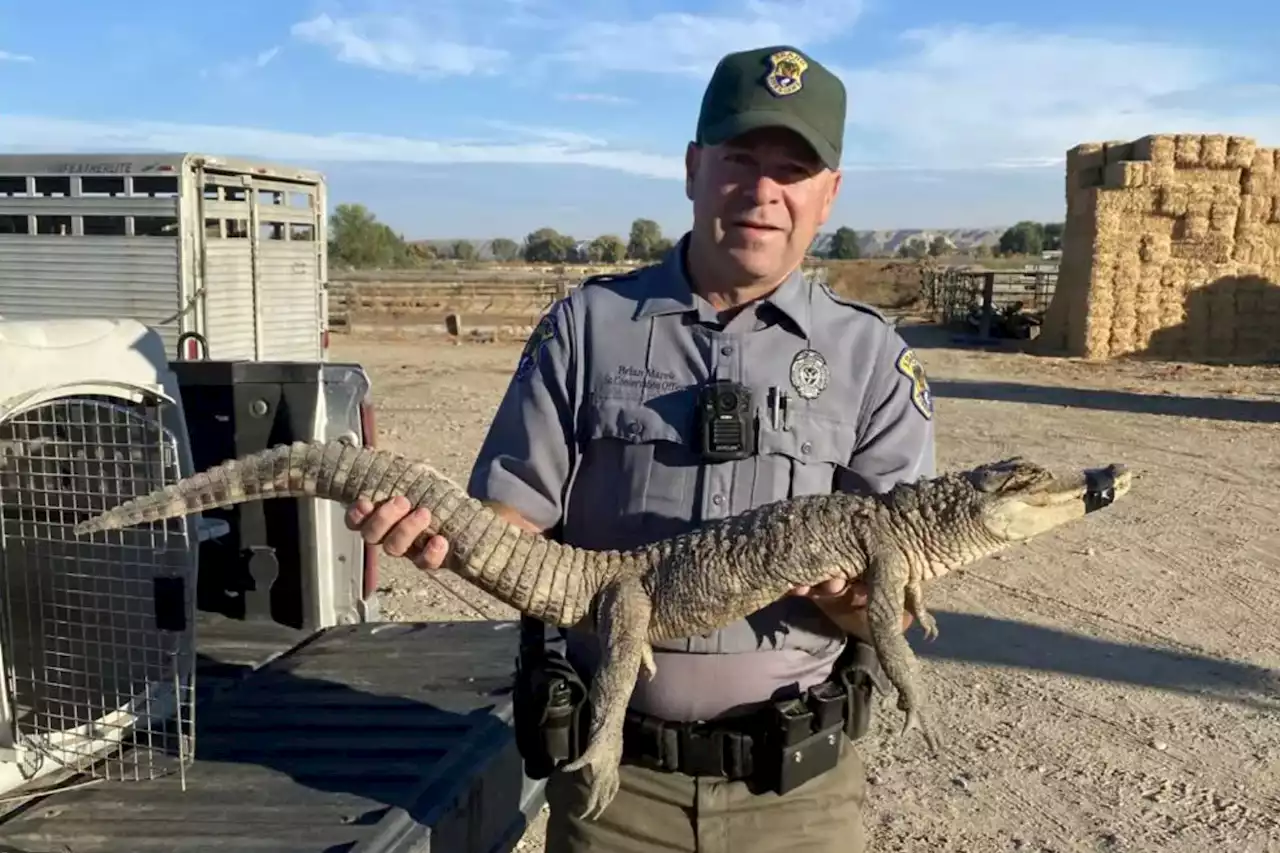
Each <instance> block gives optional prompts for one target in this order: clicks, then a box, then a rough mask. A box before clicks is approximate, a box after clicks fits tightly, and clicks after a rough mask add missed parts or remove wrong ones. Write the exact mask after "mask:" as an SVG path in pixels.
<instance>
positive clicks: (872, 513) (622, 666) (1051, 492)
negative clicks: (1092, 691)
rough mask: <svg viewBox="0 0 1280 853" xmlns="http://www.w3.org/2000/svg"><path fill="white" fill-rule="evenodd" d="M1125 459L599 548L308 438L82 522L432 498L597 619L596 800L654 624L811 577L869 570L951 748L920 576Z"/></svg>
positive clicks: (907, 685) (436, 481)
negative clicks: (551, 534) (925, 658)
mask: <svg viewBox="0 0 1280 853" xmlns="http://www.w3.org/2000/svg"><path fill="white" fill-rule="evenodd" d="M1131 485H1132V474H1131V472H1130V471H1129V470H1127V469H1126V468H1125V467H1124V466H1122V465H1116V464H1112V465H1107V466H1105V467H1099V468H1091V469H1084V470H1080V471H1077V472H1074V473H1072V474H1070V475H1069V476H1065V477H1059V476H1056V475H1055V474H1054V473H1053V472H1051V471H1050V470H1048V469H1046V468H1044V467H1042V466H1040V465H1037V464H1035V463H1033V462H1030V461H1027V460H1025V459H1023V458H1022V457H1012V458H1008V459H1003V460H1000V461H996V462H991V463H988V464H985V465H980V466H978V467H975V468H973V469H969V470H963V471H955V472H949V473H945V474H943V475H941V476H938V477H932V478H924V479H920V480H918V481H915V482H913V483H902V484H899V485H897V486H895V487H893V488H892V489H890V490H888V491H887V492H885V493H883V494H847V493H835V494H820V495H804V496H797V497H792V498H788V499H786V500H782V501H778V502H775V503H770V504H767V505H764V506H761V507H758V508H756V509H753V510H751V511H748V512H745V513H742V514H740V515H736V516H732V517H729V518H723V519H717V520H715V521H712V522H708V523H706V524H704V525H702V526H701V527H699V528H698V529H696V530H694V531H691V532H688V533H684V534H681V535H678V536H673V537H671V538H667V539H663V540H661V541H657V542H653V543H651V544H648V545H646V546H644V547H639V548H635V549H632V550H626V551H619V550H609V551H591V550H586V549H583V548H576V547H573V546H571V545H565V544H562V543H559V542H555V541H553V540H551V539H549V538H547V537H545V536H542V535H540V534H537V533H531V532H529V531H527V530H525V529H523V528H521V527H519V526H517V525H515V524H512V523H510V522H508V521H506V520H504V519H503V518H502V517H501V516H499V515H498V514H497V513H496V512H495V511H494V510H493V509H491V508H490V507H489V506H487V505H486V504H484V503H482V502H481V501H479V500H477V499H475V498H473V497H471V496H469V495H468V494H467V493H466V491H465V490H464V489H463V488H462V487H460V486H459V485H458V484H457V483H455V482H453V481H452V480H451V479H449V478H448V477H447V476H445V475H444V474H442V473H441V472H440V471H438V470H436V469H434V468H432V467H431V466H430V465H428V464H426V463H424V462H420V461H416V460H413V459H410V458H407V457H405V456H402V455H399V454H396V453H391V452H388V451H386V450H379V449H375V448H368V447H356V446H353V445H351V444H348V443H346V442H344V441H341V440H338V441H331V442H296V443H293V444H283V445H279V446H276V447H273V448H270V449H267V450H264V451H261V452H259V453H255V454H251V455H247V456H244V457H242V458H239V459H232V460H229V461H227V462H224V463H222V464H221V465H218V466H215V467H213V468H210V469H208V470H206V471H204V472H201V473H198V474H195V475H193V476H190V477H187V478H184V479H182V480H180V481H178V482H176V483H174V484H171V485H169V486H166V487H164V488H163V489H158V490H156V491H155V492H152V493H151V494H148V495H144V496H140V497H136V498H134V499H132V500H129V501H126V502H124V503H122V504H120V505H119V506H116V507H114V508H112V509H109V510H107V511H105V512H102V513H100V514H98V515H96V516H94V517H91V518H88V519H87V520H84V521H81V522H80V523H78V524H77V525H76V526H75V528H74V532H75V533H76V534H77V535H81V536H83V535H89V534H94V533H98V532H101V531H108V530H115V529H121V528H126V527H131V526H134V525H138V524H145V523H151V522H157V521H161V520H164V519H169V518H175V517H180V516H184V515H189V514H192V513H197V512H201V511H203V510H208V509H213V508H217V507H227V506H232V505H234V504H239V503H244V502H247V501H252V500H262V499H268V498H275V497H292V498H321V499H328V500H332V501H337V502H340V503H342V504H345V505H350V504H353V503H355V502H356V501H357V500H358V499H360V498H367V499H368V500H370V501H372V502H374V503H375V504H376V503H380V502H382V501H385V500H387V499H388V498H390V497H392V496H396V495H402V496H404V497H405V498H407V499H408V501H409V503H410V504H411V505H413V506H414V507H425V508H427V509H428V510H430V514H431V521H430V524H429V525H428V530H427V531H426V532H425V533H423V534H422V536H421V537H420V539H419V541H418V542H417V543H415V547H421V546H422V545H424V544H425V542H426V538H427V537H429V536H432V535H435V534H439V535H442V536H444V537H445V538H446V539H447V540H448V541H449V543H450V547H449V557H448V560H447V563H446V568H448V569H450V570H452V571H453V572H455V573H457V574H458V575H460V576H461V577H463V578H465V579H466V580H467V581H469V582H470V583H472V584H474V585H475V586H477V587H479V588H480V589H482V590H484V591H485V592H487V593H489V594H490V595H492V596H494V597H495V598H497V599H498V600H500V601H502V602H504V603H506V604H508V605H510V606H511V607H513V608H515V609H516V610H519V611H521V612H522V613H525V614H527V615H529V616H532V617H534V618H536V619H538V620H540V621H542V622H545V623H549V624H551V625H555V626H558V627H573V628H578V629H580V630H589V631H593V632H595V634H596V636H597V637H598V639H599V641H600V643H601V644H602V650H603V654H602V658H601V660H602V663H601V666H600V668H599V670H598V671H597V672H596V674H595V676H594V677H593V679H592V682H591V688H590V691H591V699H592V706H593V708H594V714H593V716H592V720H591V725H590V728H589V732H588V741H587V746H586V749H585V750H584V751H583V754H582V755H581V756H580V757H579V758H577V759H576V760H575V761H572V762H569V763H567V764H565V765H564V767H563V768H562V769H563V770H564V771H566V772H575V771H585V772H587V773H588V774H589V776H588V779H589V787H590V792H589V796H588V799H587V803H586V807H585V809H584V811H583V816H584V817H586V818H588V819H594V818H597V817H599V815H600V814H601V813H602V812H603V811H604V809H605V807H606V806H608V804H609V803H610V802H611V801H612V800H613V798H614V797H615V796H616V794H617V791H618V784H619V765H620V763H621V760H622V740H623V735H622V731H623V723H624V719H625V714H626V707H627V705H628V703H629V701H630V698H631V694H632V691H633V690H634V688H635V684H636V679H637V678H638V677H639V676H640V675H641V674H644V675H646V676H647V677H649V678H652V677H653V676H654V675H655V674H656V673H657V666H656V664H655V662H654V656H653V649H652V646H651V643H652V642H655V641H658V640H662V639H668V638H677V637H689V636H696V635H700V634H706V633H709V632H711V631H713V630H715V629H717V628H720V627H723V626H725V625H728V624H729V623H731V622H734V621H736V620H738V619H741V618H743V617H745V616H748V615H750V614H751V613H753V612H755V611H756V610H759V609H760V608H762V607H764V606H766V605H768V604H770V603H771V602H774V601H776V600H777V599H779V598H780V597H781V596H783V595H785V594H787V592H788V591H790V590H792V589H794V588H796V587H799V586H814V585H817V584H819V583H821V582H823V581H825V580H828V579H832V578H844V579H846V580H848V581H852V580H855V579H858V578H861V579H862V580H863V582H864V583H865V585H866V588H867V590H868V605H867V616H868V625H869V629H870V635H871V636H870V639H871V644H872V647H873V648H874V650H875V652H876V656H877V658H878V660H879V662H880V665H881V667H882V669H883V671H884V674H885V676H886V677H887V678H888V680H889V681H890V682H891V683H892V685H893V687H894V688H896V690H897V693H898V703H897V707H898V709H899V710H900V711H902V712H904V714H905V720H904V723H903V726H902V729H901V731H900V733H899V736H903V735H905V734H906V733H907V732H909V731H912V730H918V731H919V733H920V734H921V735H923V738H924V740H925V742H926V745H927V746H928V748H929V749H930V750H931V751H932V752H934V753H936V751H937V749H938V739H937V737H936V735H935V734H934V732H933V729H932V726H931V725H930V723H929V719H928V714H927V712H926V711H925V705H926V699H925V696H924V694H923V691H922V689H921V688H920V686H919V684H918V678H917V665H918V664H917V660H916V657H915V655H914V654H913V652H912V650H911V647H910V645H909V644H908V643H907V640H906V637H905V636H904V634H903V631H902V624H903V616H904V609H905V611H907V612H910V613H911V615H912V616H913V617H914V618H915V620H916V621H918V622H919V624H920V625H921V627H922V628H923V629H924V632H925V636H926V638H927V639H930V640H932V639H933V638H934V637H936V636H937V633H938V629H937V624H936V622H935V620H934V618H933V616H932V615H931V614H930V613H929V611H928V609H927V608H926V606H925V601H924V592H923V584H924V582H925V581H929V580H933V579H935V578H938V577H940V576H943V575H945V574H947V573H948V572H952V571H954V570H956V569H958V568H961V567H963V566H966V565H968V564H971V563H974V562H975V561H977V560H980V559H982V558H984V557H987V556H989V555H991V554H994V553H996V552H997V551H1000V550H1002V549H1004V548H1006V547H1008V546H1010V545H1012V544H1014V543H1017V542H1022V541H1025V540H1028V539H1030V538H1032V537H1034V536H1038V535H1040V534H1042V533H1045V532H1047V531H1050V530H1052V529H1054V528H1056V527H1058V526H1060V525H1062V524H1064V523H1067V522H1070V521H1072V520H1074V519H1077V518H1080V517H1082V516H1084V515H1086V514H1087V513H1090V512H1093V511H1095V510H1097V509H1100V508H1102V507H1105V506H1107V505H1109V504H1110V503H1111V502H1112V501H1114V500H1115V499H1117V498H1118V497H1121V496H1123V495H1124V494H1126V493H1127V492H1128V491H1129V489H1130V487H1131Z"/></svg>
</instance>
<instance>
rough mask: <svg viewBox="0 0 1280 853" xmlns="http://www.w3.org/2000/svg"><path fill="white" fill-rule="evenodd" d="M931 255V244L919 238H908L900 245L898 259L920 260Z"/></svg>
mask: <svg viewBox="0 0 1280 853" xmlns="http://www.w3.org/2000/svg"><path fill="white" fill-rule="evenodd" d="M927 254H929V244H928V243H926V242H925V241H924V240H922V239H920V237H919V236H912V237H908V238H907V239H905V240H903V241H902V242H901V243H899V244H898V257H900V258H914V259H915V260H920V259H921V258H923V257H924V256H925V255H927Z"/></svg>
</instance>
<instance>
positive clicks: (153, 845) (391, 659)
mask: <svg viewBox="0 0 1280 853" xmlns="http://www.w3.org/2000/svg"><path fill="white" fill-rule="evenodd" d="M198 630H199V637H200V640H199V650H200V655H201V660H200V669H199V671H198V676H197V691H198V692H197V697H198V698H197V706H196V725H197V735H196V757H197V760H196V763H195V765H194V766H193V767H191V768H189V769H188V771H187V789H186V791H183V790H182V788H181V781H180V778H179V777H178V776H177V775H174V776H171V777H168V778H162V779H157V780H152V781H144V782H106V781H103V782H98V783H96V784H92V785H89V786H87V787H84V788H80V789H76V790H68V791H62V792H58V793H53V794H50V795H48V796H44V797H42V798H40V799H38V800H35V801H32V802H30V803H28V804H27V805H25V806H23V807H21V808H19V809H16V810H13V811H11V812H10V813H9V814H8V815H7V816H6V817H5V818H3V819H0V853H16V851H21V853H162V851H163V853H255V851H261V853H268V851H269V853H407V851H421V853H427V852H428V851H430V853H505V851H510V850H511V849H512V848H513V847H514V846H515V844H516V842H517V841H518V840H519V839H520V836H521V835H522V834H523V832H524V829H525V828H526V826H527V824H528V821H530V820H531V819H532V816H533V815H534V814H535V813H536V812H537V810H538V809H539V807H540V806H541V802H542V786H541V784H540V783H533V782H530V781H529V780H527V779H526V778H525V777H524V775H523V773H522V772H521V763H520V759H519V756H518V754H517V753H516V749H515V742H514V738H513V736H512V734H511V731H510V728H509V717H510V696H509V691H510V682H511V671H512V667H513V662H514V657H515V654H516V642H517V639H518V633H519V632H518V627H517V623H514V622H511V623H508V622H451V623H421V624H419V623H373V624H364V625H355V626H344V627H339V628H330V629H326V630H323V631H320V632H317V633H315V634H311V635H307V634H304V633H302V632H297V631H292V630H290V629H288V628H285V627H283V626H280V625H278V624H275V623H262V622H257V623H255V622H239V621H232V620H226V619H222V618H221V617H216V616H212V615H210V614H202V618H201V623H200V626H199V629H198Z"/></svg>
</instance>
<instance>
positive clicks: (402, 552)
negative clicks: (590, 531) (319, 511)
mask: <svg viewBox="0 0 1280 853" xmlns="http://www.w3.org/2000/svg"><path fill="white" fill-rule="evenodd" d="M484 505H485V506H487V507H488V508H489V509H491V510H493V511H494V512H495V513H497V514H498V516H499V517H501V518H504V519H506V520H507V521H509V522H511V523H512V524H514V525H516V526H517V527H522V528H524V529H525V530H528V531H529V532H530V533H541V532H542V531H541V530H539V529H538V527H537V525H535V524H534V523H533V522H531V521H529V520H528V519H526V518H524V517H523V516H522V515H520V513H518V512H516V511H515V510H514V509H512V508H511V507H508V506H504V505H502V504H499V503H494V502H492V501H485V502H484ZM346 523H347V529H348V530H357V531H359V532H360V536H361V538H363V539H364V541H365V542H368V543H369V544H370V545H382V550H383V552H385V553H386V554H387V555H388V556H390V557H405V558H406V559H408V560H409V562H411V563H413V564H414V565H415V566H417V567H418V568H420V569H422V570H423V571H426V572H434V571H436V570H438V569H440V568H441V567H442V566H444V561H445V557H447V556H448V554H449V542H448V540H447V539H445V538H444V537H443V536H432V537H431V538H430V539H428V540H427V541H426V543H425V544H424V545H423V546H422V547H420V548H414V549H413V551H412V552H411V551H410V550H409V549H410V548H413V543H414V542H416V541H418V537H419V536H421V535H422V534H423V533H425V532H426V530H427V525H429V524H430V523H431V510H429V509H425V508H420V509H413V510H411V508H410V506H409V501H408V499H407V498H405V497H403V496H401V495H396V496H395V497H392V498H388V499H387V500H385V501H383V502H382V503H381V504H379V505H378V506H377V507H375V506H374V505H373V504H372V503H370V502H369V501H367V500H359V501H356V502H355V503H354V504H352V505H351V506H349V507H348V508H347V515H346Z"/></svg>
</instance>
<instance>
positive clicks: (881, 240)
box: [409, 226, 1008, 260]
mask: <svg viewBox="0 0 1280 853" xmlns="http://www.w3.org/2000/svg"><path fill="white" fill-rule="evenodd" d="M1007 227H1008V226H1000V227H998V228H896V229H892V230H886V231H858V232H857V234H858V245H859V248H860V249H861V250H862V254H863V255H864V256H868V255H893V254H895V253H896V252H897V251H898V247H899V246H901V245H902V244H903V243H904V242H906V241H907V240H909V239H911V238H917V239H921V240H924V241H925V243H928V242H930V241H932V240H933V238H934V237H936V236H938V235H939V234H941V235H942V236H943V237H945V238H946V239H947V240H948V241H949V242H950V243H951V245H952V247H953V248H955V249H960V250H968V249H973V248H975V247H977V246H995V245H996V244H997V243H999V242H1000V235H1001V234H1003V233H1004V232H1005V229H1006V228H1007ZM834 234H835V232H834V231H831V232H828V233H825V234H819V235H818V236H817V238H816V239H815V240H814V241H813V248H812V250H811V251H813V252H815V253H817V254H821V253H823V252H824V251H825V250H826V248H827V246H828V245H829V244H830V243H831V238H832V236H834ZM669 236H672V237H674V236H675V235H669ZM511 239H513V240H515V241H516V242H517V243H519V242H520V241H521V240H523V239H524V235H519V236H516V237H512V238H511ZM455 240H456V238H453V239H441V238H436V239H430V240H410V241H409V242H411V243H418V244H420V245H429V246H434V247H436V248H437V249H448V248H449V246H451V245H453V243H454V242H455ZM470 242H471V243H472V244H473V245H474V246H475V247H476V249H477V250H478V252H479V255H480V258H481V259H482V260H489V259H491V258H492V257H493V255H492V253H491V252H490V251H489V244H490V242H491V240H489V239H484V240H477V239H472V240H471V241H470ZM587 242H589V241H587V240H582V241H580V245H581V246H584V247H585V246H586V244H587Z"/></svg>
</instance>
